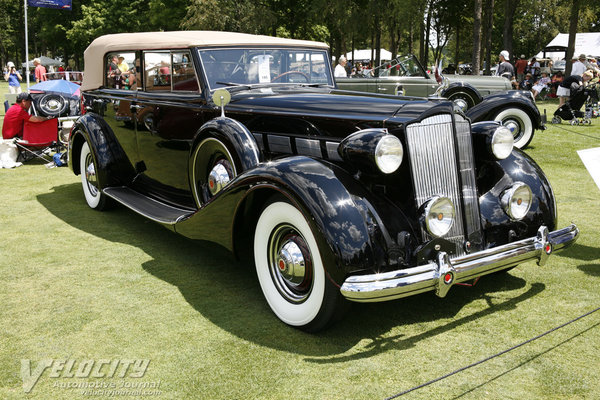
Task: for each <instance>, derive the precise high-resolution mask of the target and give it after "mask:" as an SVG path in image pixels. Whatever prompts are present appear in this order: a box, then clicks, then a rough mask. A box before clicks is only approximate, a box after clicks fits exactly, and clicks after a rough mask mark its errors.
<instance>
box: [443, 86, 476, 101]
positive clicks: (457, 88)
mask: <svg viewBox="0 0 600 400" xmlns="http://www.w3.org/2000/svg"><path fill="white" fill-rule="evenodd" d="M457 91H463V92H467V93H469V94H470V95H471V97H472V98H473V99H474V100H475V103H476V104H478V103H480V102H481V101H483V97H481V93H479V90H477V88H476V87H475V86H473V85H471V84H470V83H466V82H460V81H459V82H452V83H450V84H449V85H448V87H447V88H445V89H444V90H442V91H441V92H440V95H441V96H442V97H448V96H450V95H451V94H453V93H454V92H457Z"/></svg>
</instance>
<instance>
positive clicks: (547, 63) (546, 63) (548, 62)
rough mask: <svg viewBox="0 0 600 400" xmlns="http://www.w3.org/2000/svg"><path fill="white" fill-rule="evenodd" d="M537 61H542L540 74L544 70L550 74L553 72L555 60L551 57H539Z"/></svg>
mask: <svg viewBox="0 0 600 400" xmlns="http://www.w3.org/2000/svg"><path fill="white" fill-rule="evenodd" d="M537 62H539V63H540V75H541V74H543V73H544V72H545V73H547V74H548V75H551V74H552V66H553V65H554V61H552V59H550V58H538V59H537ZM563 71H564V70H563Z"/></svg>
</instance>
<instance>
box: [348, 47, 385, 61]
mask: <svg viewBox="0 0 600 400" xmlns="http://www.w3.org/2000/svg"><path fill="white" fill-rule="evenodd" d="M346 58H347V59H348V60H352V58H354V60H357V61H358V60H371V49H363V50H354V57H352V52H351V51H349V52H348V53H346ZM374 58H375V53H374V52H373V59H374ZM391 59H392V53H391V52H390V51H388V50H386V49H381V60H382V61H383V60H391Z"/></svg>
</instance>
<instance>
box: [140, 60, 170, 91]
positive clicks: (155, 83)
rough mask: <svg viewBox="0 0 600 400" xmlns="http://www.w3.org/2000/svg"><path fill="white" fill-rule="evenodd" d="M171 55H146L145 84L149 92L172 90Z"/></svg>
mask: <svg viewBox="0 0 600 400" xmlns="http://www.w3.org/2000/svg"><path fill="white" fill-rule="evenodd" d="M172 70H173V69H172V66H171V53H169V52H147V53H144V82H145V88H146V90H147V91H170V90H171V71H172Z"/></svg>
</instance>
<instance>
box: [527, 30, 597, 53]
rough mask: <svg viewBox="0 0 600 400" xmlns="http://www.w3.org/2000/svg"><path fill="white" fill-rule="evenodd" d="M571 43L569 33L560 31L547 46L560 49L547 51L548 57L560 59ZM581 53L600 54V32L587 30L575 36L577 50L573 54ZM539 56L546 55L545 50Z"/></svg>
mask: <svg viewBox="0 0 600 400" xmlns="http://www.w3.org/2000/svg"><path fill="white" fill-rule="evenodd" d="M568 45H569V34H568V33H559V34H558V35H556V37H555V38H554V39H552V40H551V41H550V43H548V45H547V46H546V47H545V48H553V49H556V50H558V51H550V52H549V51H546V57H547V58H552V59H555V60H560V59H563V58H564V57H565V54H566V53H565V52H566V51H567V47H568ZM579 54H585V55H586V56H594V57H598V56H600V32H585V33H578V34H577V35H576V36H575V52H574V53H573V55H574V56H575V57H577V56H578V55H579ZM535 56H536V57H537V58H542V57H543V56H544V52H543V50H542V51H540V52H539V53H538V54H536V55H535Z"/></svg>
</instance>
